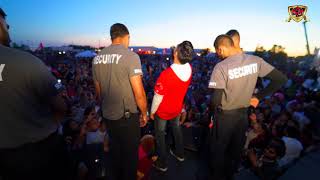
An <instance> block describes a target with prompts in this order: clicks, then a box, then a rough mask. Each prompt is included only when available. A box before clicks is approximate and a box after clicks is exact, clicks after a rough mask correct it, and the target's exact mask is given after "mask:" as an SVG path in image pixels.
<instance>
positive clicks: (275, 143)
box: [268, 138, 286, 158]
mask: <svg viewBox="0 0 320 180" xmlns="http://www.w3.org/2000/svg"><path fill="white" fill-rule="evenodd" d="M268 147H270V148H274V149H275V151H276V153H277V156H278V158H282V157H283V156H284V155H285V154H286V145H285V143H284V142H283V140H282V139H280V138H274V139H272V140H271V142H270V144H269V145H268Z"/></svg>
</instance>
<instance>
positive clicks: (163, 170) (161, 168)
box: [152, 160, 168, 172]
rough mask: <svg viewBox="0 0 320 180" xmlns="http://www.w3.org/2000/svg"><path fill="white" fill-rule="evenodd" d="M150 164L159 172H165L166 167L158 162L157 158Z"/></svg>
mask: <svg viewBox="0 0 320 180" xmlns="http://www.w3.org/2000/svg"><path fill="white" fill-rule="evenodd" d="M152 166H153V167H154V168H156V169H157V170H159V171H161V172H167V170H168V167H167V166H165V165H163V164H162V163H160V161H159V160H157V161H155V162H154V163H153V164H152Z"/></svg>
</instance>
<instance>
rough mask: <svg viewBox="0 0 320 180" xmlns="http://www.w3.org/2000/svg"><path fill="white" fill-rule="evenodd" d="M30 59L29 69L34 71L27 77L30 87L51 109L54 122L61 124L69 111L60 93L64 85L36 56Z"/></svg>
mask: <svg viewBox="0 0 320 180" xmlns="http://www.w3.org/2000/svg"><path fill="white" fill-rule="evenodd" d="M29 58H32V59H31V60H30V63H29V66H30V67H29V68H31V69H34V71H30V72H29V73H28V74H27V75H26V78H29V82H30V87H31V88H33V92H34V93H35V94H36V96H37V97H38V98H39V101H40V102H41V103H43V104H46V105H48V106H49V107H50V108H51V110H52V112H53V116H54V117H53V118H54V120H55V121H56V122H59V121H60V120H61V119H62V118H63V117H64V115H65V113H66V111H67V104H66V103H65V98H64V97H63V96H62V94H61V93H60V91H61V89H62V88H63V87H62V84H61V83H60V82H58V81H57V79H56V78H55V77H54V76H53V75H52V74H51V72H49V70H48V68H47V67H46V66H45V65H44V63H43V62H42V61H41V60H40V59H38V58H36V57H34V56H30V57H29Z"/></svg>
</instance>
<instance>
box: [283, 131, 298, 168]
mask: <svg viewBox="0 0 320 180" xmlns="http://www.w3.org/2000/svg"><path fill="white" fill-rule="evenodd" d="M282 140H283V141H284V143H285V145H286V154H285V155H284V156H283V158H281V159H280V161H279V165H280V166H281V167H283V166H286V165H288V164H290V163H291V162H293V161H294V160H295V159H297V158H299V157H300V154H301V151H302V150H303V146H302V144H301V143H300V141H299V140H297V139H295V138H290V137H286V136H284V137H283V138H282Z"/></svg>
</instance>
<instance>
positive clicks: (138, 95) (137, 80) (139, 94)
mask: <svg viewBox="0 0 320 180" xmlns="http://www.w3.org/2000/svg"><path fill="white" fill-rule="evenodd" d="M130 83H131V87H132V90H133V94H134V97H135V100H136V102H137V105H138V108H139V109H140V112H141V114H142V116H143V117H144V118H145V117H147V111H148V106H147V96H146V93H145V91H144V87H143V83H142V76H141V75H137V76H132V77H130Z"/></svg>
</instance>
